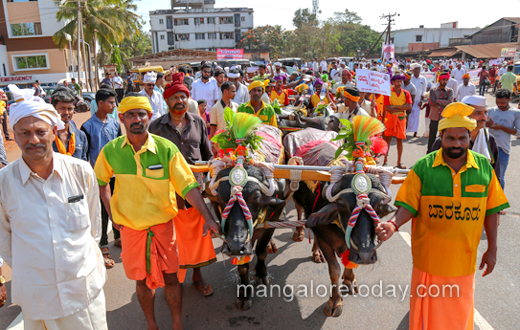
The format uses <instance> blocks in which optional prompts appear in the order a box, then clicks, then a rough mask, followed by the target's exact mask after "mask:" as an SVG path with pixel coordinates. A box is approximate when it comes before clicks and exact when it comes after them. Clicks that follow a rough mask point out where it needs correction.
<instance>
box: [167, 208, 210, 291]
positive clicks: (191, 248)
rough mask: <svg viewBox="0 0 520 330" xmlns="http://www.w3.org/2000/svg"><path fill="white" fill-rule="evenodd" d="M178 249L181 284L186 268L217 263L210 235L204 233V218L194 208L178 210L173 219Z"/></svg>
mask: <svg viewBox="0 0 520 330" xmlns="http://www.w3.org/2000/svg"><path fill="white" fill-rule="evenodd" d="M173 221H174V223H175V233H176V238H177V246H178V247H179V265H180V269H179V272H178V273H177V278H178V279H179V282H181V283H183V282H184V278H185V277H186V270H187V268H198V267H202V266H206V265H209V264H211V263H213V262H215V261H217V256H216V255H215V248H214V247H213V241H212V240H211V235H210V233H209V232H208V234H207V235H206V236H202V234H203V233H204V231H203V227H204V223H205V221H204V218H203V217H202V215H201V214H200V213H199V211H197V209H196V208H194V207H191V208H189V209H179V213H178V214H177V216H176V217H175V218H174V219H173Z"/></svg>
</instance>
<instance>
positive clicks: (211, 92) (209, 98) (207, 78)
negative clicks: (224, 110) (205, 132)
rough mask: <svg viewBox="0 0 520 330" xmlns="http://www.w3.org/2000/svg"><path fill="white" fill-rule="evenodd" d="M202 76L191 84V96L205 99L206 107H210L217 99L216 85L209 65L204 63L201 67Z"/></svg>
mask: <svg viewBox="0 0 520 330" xmlns="http://www.w3.org/2000/svg"><path fill="white" fill-rule="evenodd" d="M201 72H202V76H201V77H200V79H197V80H195V81H194V82H193V84H192V85H191V97H192V98H193V99H194V100H206V102H207V104H208V108H209V109H211V107H213V105H214V104H215V103H217V101H218V85H217V81H216V80H215V79H212V77H211V76H212V70H211V66H209V65H208V64H204V65H203V66H202V68H201Z"/></svg>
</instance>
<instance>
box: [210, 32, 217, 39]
mask: <svg viewBox="0 0 520 330" xmlns="http://www.w3.org/2000/svg"><path fill="white" fill-rule="evenodd" d="M208 39H217V33H215V32H210V33H208Z"/></svg>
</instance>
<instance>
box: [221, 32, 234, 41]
mask: <svg viewBox="0 0 520 330" xmlns="http://www.w3.org/2000/svg"><path fill="white" fill-rule="evenodd" d="M233 38H235V35H234V33H233V32H225V33H221V34H220V40H225V39H233Z"/></svg>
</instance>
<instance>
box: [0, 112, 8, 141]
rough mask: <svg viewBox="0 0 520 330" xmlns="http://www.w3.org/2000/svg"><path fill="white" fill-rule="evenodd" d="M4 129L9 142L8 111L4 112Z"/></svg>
mask: <svg viewBox="0 0 520 330" xmlns="http://www.w3.org/2000/svg"><path fill="white" fill-rule="evenodd" d="M2 129H3V130H4V136H5V138H6V140H9V126H8V125H7V110H4V121H3V122H2Z"/></svg>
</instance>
